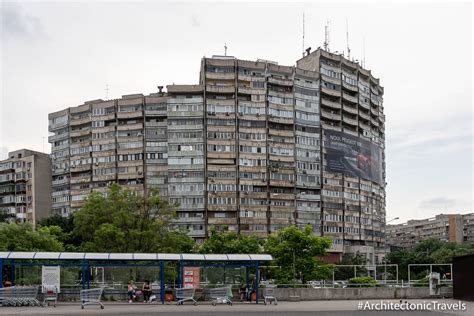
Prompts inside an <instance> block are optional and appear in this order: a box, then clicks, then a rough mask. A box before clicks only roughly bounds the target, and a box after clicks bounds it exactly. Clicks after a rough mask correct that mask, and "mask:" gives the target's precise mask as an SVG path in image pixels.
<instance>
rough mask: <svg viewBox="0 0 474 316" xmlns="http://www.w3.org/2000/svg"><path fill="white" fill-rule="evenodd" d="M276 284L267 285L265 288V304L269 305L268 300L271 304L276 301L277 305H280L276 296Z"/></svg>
mask: <svg viewBox="0 0 474 316" xmlns="http://www.w3.org/2000/svg"><path fill="white" fill-rule="evenodd" d="M275 288H276V285H267V286H266V287H265V288H264V289H263V304H265V305H267V301H268V302H269V303H270V304H271V303H272V301H274V302H275V305H278V301H277V299H276V296H275Z"/></svg>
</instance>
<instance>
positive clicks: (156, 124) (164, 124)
mask: <svg viewBox="0 0 474 316" xmlns="http://www.w3.org/2000/svg"><path fill="white" fill-rule="evenodd" d="M145 126H146V127H163V128H168V122H166V121H161V122H156V121H149V122H145ZM187 126H188V125H185V126H183V125H180V126H179V127H180V128H183V127H184V128H185V127H187ZM170 127H175V126H174V125H170ZM176 127H177V126H176Z"/></svg>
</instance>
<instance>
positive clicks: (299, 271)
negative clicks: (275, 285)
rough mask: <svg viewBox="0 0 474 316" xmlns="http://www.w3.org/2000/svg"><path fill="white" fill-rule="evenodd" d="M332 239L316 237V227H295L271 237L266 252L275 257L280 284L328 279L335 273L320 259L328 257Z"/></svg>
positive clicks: (266, 245) (267, 242)
mask: <svg viewBox="0 0 474 316" xmlns="http://www.w3.org/2000/svg"><path fill="white" fill-rule="evenodd" d="M331 243H332V242H331V239H329V238H327V237H317V236H314V235H313V227H312V226H311V225H307V226H306V227H305V228H304V229H298V228H297V227H296V226H295V225H293V226H290V227H287V228H285V229H283V230H281V231H279V232H277V233H276V234H272V235H270V236H268V238H267V241H266V242H265V246H264V248H265V251H266V252H267V253H269V254H271V255H272V256H273V259H274V262H275V264H276V265H279V266H280V267H281V269H280V270H279V273H278V281H279V283H290V282H292V281H295V279H300V280H301V282H302V283H306V281H309V280H312V279H321V278H326V277H328V276H329V275H330V273H331V271H332V269H331V268H330V267H331V266H330V265H326V264H323V263H321V262H320V261H319V260H318V259H317V257H320V256H325V255H326V254H327V253H326V250H327V249H328V248H329V247H330V246H331Z"/></svg>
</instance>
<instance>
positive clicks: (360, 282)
mask: <svg viewBox="0 0 474 316" xmlns="http://www.w3.org/2000/svg"><path fill="white" fill-rule="evenodd" d="M377 285H378V283H377V281H375V280H374V279H373V278H372V277H357V278H352V279H349V285H348V286H349V287H376V286H377Z"/></svg>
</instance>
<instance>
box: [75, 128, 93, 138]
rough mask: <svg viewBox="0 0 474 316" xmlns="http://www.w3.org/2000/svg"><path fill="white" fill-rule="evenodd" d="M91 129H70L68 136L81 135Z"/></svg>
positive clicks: (84, 134) (89, 131)
mask: <svg viewBox="0 0 474 316" xmlns="http://www.w3.org/2000/svg"><path fill="white" fill-rule="evenodd" d="M91 131H92V129H91V128H90V127H88V128H83V129H78V130H72V131H71V132H70V137H71V138H72V137H81V136H86V135H89V134H90V133H91Z"/></svg>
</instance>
